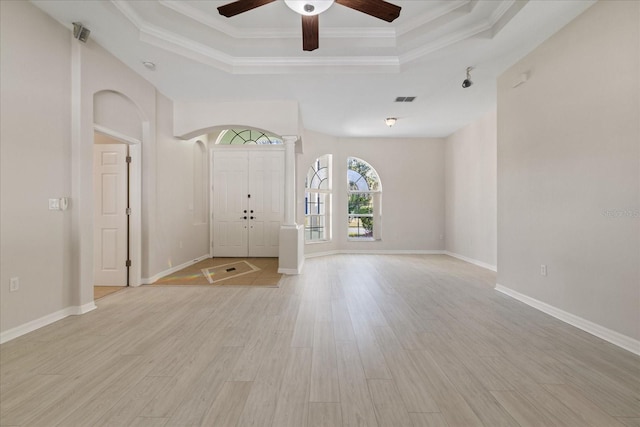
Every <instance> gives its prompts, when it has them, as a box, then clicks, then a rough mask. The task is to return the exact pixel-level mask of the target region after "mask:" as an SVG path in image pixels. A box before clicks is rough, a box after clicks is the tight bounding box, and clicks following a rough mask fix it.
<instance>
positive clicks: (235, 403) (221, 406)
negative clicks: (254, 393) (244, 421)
mask: <svg viewBox="0 0 640 427" xmlns="http://www.w3.org/2000/svg"><path fill="white" fill-rule="evenodd" d="M252 385H253V383H252V382H245V381H243V382H240V381H228V382H226V383H224V385H223V386H222V389H221V390H220V393H218V396H217V397H216V399H215V401H214V402H213V404H212V405H211V406H210V407H209V409H208V410H207V412H206V414H205V415H204V417H203V420H202V423H201V425H203V426H216V427H235V425H236V424H237V423H238V419H239V418H240V415H241V414H242V411H243V410H244V405H245V403H246V402H247V399H248V398H249V393H250V392H251V387H252Z"/></svg>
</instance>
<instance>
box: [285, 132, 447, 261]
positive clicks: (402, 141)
mask: <svg viewBox="0 0 640 427" xmlns="http://www.w3.org/2000/svg"><path fill="white" fill-rule="evenodd" d="M303 144H304V154H302V155H298V156H297V159H296V167H297V172H296V173H297V177H298V178H297V185H298V187H297V207H296V212H297V222H298V223H300V224H303V223H304V182H305V177H306V174H307V171H308V170H309V167H310V166H311V164H312V163H313V161H314V160H315V159H316V158H317V157H319V156H321V155H323V154H332V155H333V209H332V213H333V215H332V221H333V240H332V241H331V242H327V243H313V244H307V245H306V247H305V253H307V254H312V253H319V252H320V253H321V252H328V251H336V250H345V251H439V250H444V238H443V235H444V140H443V139H438V138H396V139H393V138H370V139H369V138H367V139H365V138H362V139H360V138H335V137H331V136H327V135H323V134H319V133H317V132H311V131H307V132H305V134H304V141H303ZM350 156H354V157H359V158H361V159H362V160H365V161H366V162H368V163H369V164H370V165H371V166H373V167H374V168H375V170H376V171H377V172H378V175H379V177H380V180H381V182H382V228H381V233H382V239H381V240H380V241H374V242H354V241H348V239H347V182H346V175H347V164H346V162H347V157H350ZM441 237H442V238H441Z"/></svg>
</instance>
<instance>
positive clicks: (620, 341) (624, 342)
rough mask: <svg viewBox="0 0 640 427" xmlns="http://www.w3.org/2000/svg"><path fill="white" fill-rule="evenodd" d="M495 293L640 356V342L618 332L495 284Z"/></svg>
mask: <svg viewBox="0 0 640 427" xmlns="http://www.w3.org/2000/svg"><path fill="white" fill-rule="evenodd" d="M495 289H496V291H498V292H501V293H503V294H505V295H507V296H509V297H511V298H513V299H516V300H518V301H520V302H522V303H524V304H527V305H528V306H530V307H533V308H535V309H537V310H540V311H542V312H543V313H546V314H548V315H550V316H552V317H555V318H556V319H558V320H562V321H563V322H565V323H568V324H570V325H572V326H575V327H576V328H578V329H582V330H583V331H585V332H588V333H590V334H591V335H595V336H596V337H598V338H601V339H603V340H605V341H607V342H609V343H611V344H613V345H616V346H618V347H620V348H623V349H625V350H627V351H630V352H631V353H634V354H637V355H638V356H640V341H638V340H635V339H633V338H631V337H628V336H626V335H623V334H621V333H619V332H616V331H612V330H611V329H608V328H605V327H604V326H601V325H598V324H597V323H593V322H591V321H589V320H586V319H583V318H582V317H578V316H576V315H575V314H571V313H568V312H566V311H564V310H561V309H559V308H557V307H554V306H552V305H549V304H547V303H545V302H542V301H538V300H537V299H535V298H531V297H529V296H527V295H524V294H521V293H520V292H517V291H514V290H513V289H509V288H507V287H505V286H502V285H500V284H496V287H495Z"/></svg>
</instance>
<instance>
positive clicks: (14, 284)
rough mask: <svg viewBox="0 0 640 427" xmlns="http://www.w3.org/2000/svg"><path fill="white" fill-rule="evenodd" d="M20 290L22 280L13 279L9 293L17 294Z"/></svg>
mask: <svg viewBox="0 0 640 427" xmlns="http://www.w3.org/2000/svg"><path fill="white" fill-rule="evenodd" d="M18 289H20V278H19V277H12V278H11V282H10V283H9V292H16V291H17V290H18Z"/></svg>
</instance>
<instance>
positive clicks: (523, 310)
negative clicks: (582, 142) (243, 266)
mask: <svg viewBox="0 0 640 427" xmlns="http://www.w3.org/2000/svg"><path fill="white" fill-rule="evenodd" d="M494 285H495V273H493V272H490V271H488V270H485V269H482V268H480V267H477V266H474V265H471V264H468V263H465V262H463V261H460V260H457V259H453V258H450V257H448V256H444V255H361V254H351V255H336V256H325V257H317V258H310V259H308V260H307V261H306V264H305V271H304V273H303V274H300V275H296V276H287V277H284V278H283V280H282V281H281V283H280V287H279V288H250V287H244V288H241V287H188V286H175V287H170V286H166V287H157V286H154V287H148V286H141V287H137V288H126V289H123V290H122V291H120V292H117V293H115V294H113V295H110V296H109V297H108V298H103V299H101V300H99V301H98V304H97V305H98V309H97V310H94V311H92V312H90V313H87V314H85V315H82V316H70V317H68V318H65V319H62V320H60V321H58V322H55V323H53V324H51V325H48V326H46V327H43V328H41V329H38V330H36V331H34V332H32V333H29V334H26V335H24V336H21V337H19V338H16V339H15V340H12V341H9V342H7V343H4V344H2V345H0V425H2V426H5V425H7V426H12V425H16V426H20V427H24V426H29V425H36V426H37V425H41V426H46V427H53V426H55V425H58V426H62V427H75V426H76V425H77V426H82V427H84V426H85V425H95V426H114V427H115V426H117V427H124V426H127V425H133V426H153V427H156V426H165V427H166V426H179V425H183V426H185V425H199V426H203V427H209V426H212V425H213V426H215V425H223V426H227V425H228V426H264V427H280V426H287V425H292V426H294V425H295V426H296V427H297V426H299V427H304V426H311V427H315V426H330V427H339V426H343V425H348V426H351V425H394V426H395V425H410V424H409V423H412V424H413V425H414V426H416V427H419V426H429V427H433V426H436V427H454V426H456V425H461V424H462V425H465V427H466V426H468V425H479V424H478V423H479V422H481V423H482V424H483V425H484V427H489V426H490V427H521V426H542V427H555V426H563V427H565V426H566V427H572V426H575V427H578V426H579V427H595V426H597V427H604V426H606V427H610V426H616V425H621V426H625V427H640V405H638V402H640V386H639V383H638V381H639V378H640V357H638V356H637V355H634V354H631V353H630V352H628V351H625V350H622V349H619V348H617V347H615V346H613V345H611V344H609V343H605V342H603V341H602V340H600V339H599V338H595V337H593V336H591V335H590V334H588V333H586V332H584V331H580V330H578V329H576V328H574V327H572V326H569V325H566V324H564V323H562V322H561V321H559V320H557V319H554V318H552V317H550V316H548V315H546V314H544V313H542V312H539V311H537V310H535V309H532V308H531V307H527V306H525V305H523V304H521V303H519V302H517V301H514V300H513V299H511V298H508V297H506V296H504V295H502V294H500V293H497V292H496V291H495V290H494V289H493V287H494ZM232 375H233V377H234V378H238V379H245V380H249V381H230V378H231V376H232ZM474 417H476V418H474Z"/></svg>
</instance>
